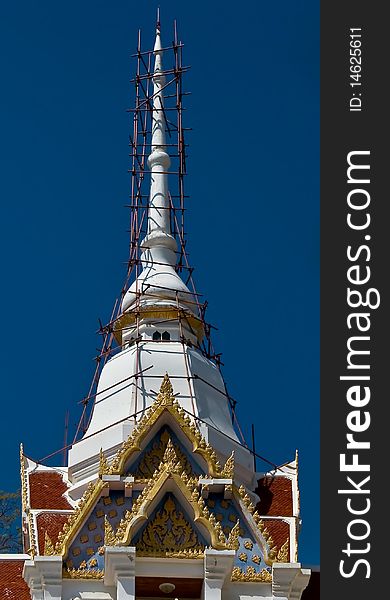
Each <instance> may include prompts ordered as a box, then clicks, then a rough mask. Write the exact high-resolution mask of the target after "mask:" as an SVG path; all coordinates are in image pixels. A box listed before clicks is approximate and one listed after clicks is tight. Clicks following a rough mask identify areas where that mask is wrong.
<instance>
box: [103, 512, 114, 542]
mask: <svg viewBox="0 0 390 600" xmlns="http://www.w3.org/2000/svg"><path fill="white" fill-rule="evenodd" d="M115 542H116V538H115V533H114V530H113V528H112V526H111V523H110V521H109V520H108V519H107V515H104V545H105V546H115Z"/></svg>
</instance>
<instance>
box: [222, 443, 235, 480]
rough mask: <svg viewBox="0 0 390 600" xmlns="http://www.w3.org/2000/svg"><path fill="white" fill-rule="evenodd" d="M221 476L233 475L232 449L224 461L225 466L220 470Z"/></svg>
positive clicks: (228, 477)
mask: <svg viewBox="0 0 390 600" xmlns="http://www.w3.org/2000/svg"><path fill="white" fill-rule="evenodd" d="M221 477H225V478H226V479H233V477H234V450H233V451H232V453H231V455H230V456H229V458H228V459H227V460H226V462H225V466H224V468H223V469H222V471H221Z"/></svg>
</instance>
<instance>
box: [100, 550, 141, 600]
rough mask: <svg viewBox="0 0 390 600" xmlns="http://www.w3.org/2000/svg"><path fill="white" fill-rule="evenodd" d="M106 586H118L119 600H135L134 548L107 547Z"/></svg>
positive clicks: (105, 560) (105, 562)
mask: <svg viewBox="0 0 390 600" xmlns="http://www.w3.org/2000/svg"><path fill="white" fill-rule="evenodd" d="M104 585H107V586H116V598H117V600H135V548H134V547H132V546H131V547H126V546H119V547H106V552H105V559H104Z"/></svg>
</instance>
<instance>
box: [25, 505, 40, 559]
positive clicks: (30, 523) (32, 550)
mask: <svg viewBox="0 0 390 600" xmlns="http://www.w3.org/2000/svg"><path fill="white" fill-rule="evenodd" d="M27 510H28V514H27V522H28V537H29V542H30V548H29V549H28V550H27V554H29V555H30V556H31V558H34V557H35V556H37V554H38V551H37V538H36V535H35V530H34V521H33V516H32V512H31V510H30V509H27Z"/></svg>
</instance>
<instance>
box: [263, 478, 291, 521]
mask: <svg viewBox="0 0 390 600" xmlns="http://www.w3.org/2000/svg"><path fill="white" fill-rule="evenodd" d="M255 492H256V494H257V495H258V496H259V498H260V502H259V503H258V504H257V506H256V508H257V510H258V512H259V514H260V515H268V516H272V517H292V515H293V499H292V482H291V479H289V478H288V477H282V476H276V477H270V476H268V477H263V478H262V479H259V481H258V487H257V489H256V490H255Z"/></svg>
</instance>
